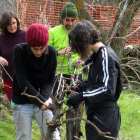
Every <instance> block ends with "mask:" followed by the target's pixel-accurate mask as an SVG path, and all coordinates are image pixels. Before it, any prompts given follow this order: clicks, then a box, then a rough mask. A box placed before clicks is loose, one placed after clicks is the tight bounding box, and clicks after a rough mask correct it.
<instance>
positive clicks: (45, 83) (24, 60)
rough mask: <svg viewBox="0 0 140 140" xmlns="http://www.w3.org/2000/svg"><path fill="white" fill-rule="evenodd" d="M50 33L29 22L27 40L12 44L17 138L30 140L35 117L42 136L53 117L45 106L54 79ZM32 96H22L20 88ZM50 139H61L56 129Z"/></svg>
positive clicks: (55, 61)
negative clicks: (49, 43)
mask: <svg viewBox="0 0 140 140" xmlns="http://www.w3.org/2000/svg"><path fill="white" fill-rule="evenodd" d="M48 40H49V33H48V29H47V27H46V26H44V25H42V24H32V25H30V26H29V27H28V30H27V33H26V42H27V43H20V44H18V45H16V46H15V47H14V57H13V63H14V71H15V73H14V74H15V76H14V80H13V88H12V103H11V107H12V113H13V120H14V123H15V127H16V137H17V140H31V128H32V119H35V120H36V122H37V124H38V126H39V128H40V131H41V133H42V137H43V138H45V136H46V133H47V125H46V118H47V119H48V120H52V118H53V113H52V111H50V110H49V109H48V106H49V105H50V104H51V103H52V99H51V90H52V88H53V85H54V81H55V72H56V66H57V55H56V50H55V49H54V47H52V46H49V45H48ZM25 88H27V90H26V91H25V93H26V94H28V95H31V96H34V97H35V96H36V97H37V98H38V99H40V100H41V101H42V102H44V104H45V105H44V104H43V105H42V103H41V102H39V101H38V100H37V99H35V98H29V97H27V96H25V95H22V94H21V93H23V91H24V90H25ZM53 140H60V136H59V132H58V130H57V129H56V130H55V131H54V133H53Z"/></svg>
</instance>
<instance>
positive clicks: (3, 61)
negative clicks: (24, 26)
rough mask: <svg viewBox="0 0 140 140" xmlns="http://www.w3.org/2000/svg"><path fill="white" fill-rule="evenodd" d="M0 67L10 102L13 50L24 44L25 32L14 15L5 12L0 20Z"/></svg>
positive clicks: (10, 12)
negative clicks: (17, 45)
mask: <svg viewBox="0 0 140 140" xmlns="http://www.w3.org/2000/svg"><path fill="white" fill-rule="evenodd" d="M0 30H1V34H0V65H1V67H2V79H3V83H4V89H5V92H6V94H7V97H8V99H9V101H10V102H11V92H12V79H13V74H14V68H13V48H14V46H15V45H16V44H19V43H23V42H25V34H26V31H24V30H21V29H20V22H19V20H18V18H17V16H16V14H15V13H14V12H12V11H6V12H4V13H3V14H2V17H1V19H0Z"/></svg>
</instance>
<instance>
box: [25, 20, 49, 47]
mask: <svg viewBox="0 0 140 140" xmlns="http://www.w3.org/2000/svg"><path fill="white" fill-rule="evenodd" d="M48 41H49V33H48V28H47V27H46V26H45V25H43V24H37V23H34V24H31V25H30V26H29V28H28V30H27V33H26V42H27V43H28V45H30V46H43V47H45V46H47V44H48Z"/></svg>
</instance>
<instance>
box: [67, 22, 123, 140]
mask: <svg viewBox="0 0 140 140" xmlns="http://www.w3.org/2000/svg"><path fill="white" fill-rule="evenodd" d="M69 41H70V44H71V45H70V46H71V47H72V50H73V51H75V52H77V53H79V54H80V55H81V57H82V58H86V57H87V56H88V55H89V54H90V53H91V52H92V55H91V56H90V58H89V59H88V60H87V61H86V62H85V64H89V63H90V64H91V65H90V69H89V73H88V79H87V81H86V82H84V84H83V83H82V84H81V85H80V84H79V85H78V86H77V87H78V88H77V90H75V91H77V92H79V94H75V95H73V96H71V97H70V98H69V99H68V101H67V104H68V105H69V106H77V104H79V103H81V102H82V101H85V106H86V113H87V119H88V120H90V121H91V122H92V123H94V124H95V125H96V126H97V127H98V128H99V129H100V130H101V131H102V132H110V133H111V134H110V135H107V136H111V137H114V138H117V136H118V133H119V129H120V125H121V114H120V111H119V106H118V104H117V100H118V98H119V96H120V94H121V91H122V89H123V76H122V70H121V67H120V64H119V59H118V57H117V55H116V54H115V52H114V51H113V49H112V48H111V47H110V46H108V45H105V44H104V43H102V42H101V35H100V32H99V31H98V30H97V29H96V27H95V26H94V25H93V24H92V23H91V22H89V21H86V20H82V21H80V22H78V23H76V25H75V26H74V27H73V29H72V30H71V32H70V34H69ZM80 86H81V88H80ZM83 87H84V88H83ZM81 89H82V90H81ZM86 139H87V140H107V139H108V138H105V137H102V136H99V135H98V132H97V131H96V130H95V128H94V127H93V126H91V125H90V124H86Z"/></svg>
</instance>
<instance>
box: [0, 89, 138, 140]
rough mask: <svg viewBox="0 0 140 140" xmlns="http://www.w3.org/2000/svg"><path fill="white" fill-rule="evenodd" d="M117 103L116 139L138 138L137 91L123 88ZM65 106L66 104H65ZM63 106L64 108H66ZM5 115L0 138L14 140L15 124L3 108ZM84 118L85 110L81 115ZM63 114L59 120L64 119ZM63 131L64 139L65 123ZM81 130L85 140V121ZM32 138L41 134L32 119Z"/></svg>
mask: <svg viewBox="0 0 140 140" xmlns="http://www.w3.org/2000/svg"><path fill="white" fill-rule="evenodd" d="M118 104H119V106H120V111H121V117H122V118H121V119H122V121H121V128H120V133H119V139H118V140H140V96H139V95H138V93H132V92H130V91H129V90H124V91H123V92H122V94H121V96H120V98H119V101H118ZM65 107H66V106H65ZM65 107H64V109H66V108H65ZM5 114H6V117H5V118H2V117H0V140H15V139H16V136H15V126H14V124H13V120H12V114H11V113H10V112H9V111H8V110H5ZM83 117H84V118H86V115H85V112H84V115H83ZM65 118H66V117H65V115H64V116H63V117H62V118H61V121H63V120H65ZM62 127H63V129H64V131H63V130H62V129H61V128H60V130H61V135H62V140H65V139H66V125H65V124H63V125H62ZM81 131H82V132H83V134H84V136H83V137H81V140H86V137H85V122H84V121H81ZM32 140H41V134H40V131H39V128H38V126H37V123H36V122H35V121H33V127H32Z"/></svg>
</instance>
